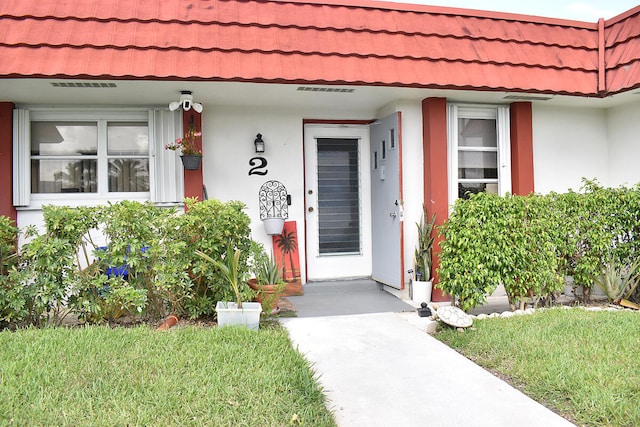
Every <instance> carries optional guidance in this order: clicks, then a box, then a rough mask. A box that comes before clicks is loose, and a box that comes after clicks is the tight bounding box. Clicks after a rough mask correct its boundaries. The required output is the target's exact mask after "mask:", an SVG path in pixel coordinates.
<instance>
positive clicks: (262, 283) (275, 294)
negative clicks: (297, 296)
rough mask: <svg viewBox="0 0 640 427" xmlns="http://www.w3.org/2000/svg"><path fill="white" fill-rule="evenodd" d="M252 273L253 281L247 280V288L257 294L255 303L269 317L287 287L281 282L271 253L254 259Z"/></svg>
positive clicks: (277, 267)
mask: <svg viewBox="0 0 640 427" xmlns="http://www.w3.org/2000/svg"><path fill="white" fill-rule="evenodd" d="M253 272H254V274H255V279H252V280H249V282H248V283H249V286H250V287H251V289H253V290H254V291H256V292H257V293H256V299H255V301H257V302H259V303H261V304H262V309H263V311H264V313H265V314H266V315H269V314H271V313H272V311H273V309H274V308H276V307H277V305H278V301H279V300H280V296H282V293H283V292H284V289H285V287H286V286H287V284H286V283H285V281H284V280H282V276H281V275H280V268H279V266H278V263H277V262H276V259H275V256H274V255H273V251H272V252H271V254H270V255H269V256H267V255H266V254H265V253H264V252H263V253H262V254H261V255H259V256H257V257H255V259H254V266H253Z"/></svg>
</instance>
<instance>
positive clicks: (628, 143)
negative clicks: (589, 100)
mask: <svg viewBox="0 0 640 427" xmlns="http://www.w3.org/2000/svg"><path fill="white" fill-rule="evenodd" d="M607 120H608V128H607V132H608V133H607V135H608V139H609V159H608V160H609V162H608V167H609V185H611V186H613V187H618V186H620V185H635V184H637V183H638V182H640V167H638V161H639V159H640V100H638V101H637V102H634V103H631V104H627V105H624V106H621V107H616V108H612V109H610V110H608V111H607Z"/></svg>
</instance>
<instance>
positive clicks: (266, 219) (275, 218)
mask: <svg viewBox="0 0 640 427" xmlns="http://www.w3.org/2000/svg"><path fill="white" fill-rule="evenodd" d="M259 198H260V219H261V220H262V222H263V223H264V229H265V230H266V232H267V234H269V235H278V234H282V229H283V227H284V220H285V219H287V218H288V217H289V204H288V203H287V189H286V188H285V186H284V185H283V184H282V183H281V182H279V181H267V182H265V183H264V184H262V187H260V193H259Z"/></svg>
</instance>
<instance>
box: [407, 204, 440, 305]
mask: <svg viewBox="0 0 640 427" xmlns="http://www.w3.org/2000/svg"><path fill="white" fill-rule="evenodd" d="M426 217H427V212H426V210H425V208H424V205H423V206H422V216H421V218H420V222H418V223H416V226H417V228H418V243H417V245H416V248H415V251H414V254H413V274H414V276H413V277H412V279H413V280H412V291H413V296H412V298H413V300H414V301H416V302H429V301H430V300H431V288H432V283H431V266H432V261H431V253H432V251H433V242H434V237H433V236H432V235H431V232H432V230H433V226H434V224H435V222H436V215H435V214H433V216H432V217H431V220H430V221H429V222H426Z"/></svg>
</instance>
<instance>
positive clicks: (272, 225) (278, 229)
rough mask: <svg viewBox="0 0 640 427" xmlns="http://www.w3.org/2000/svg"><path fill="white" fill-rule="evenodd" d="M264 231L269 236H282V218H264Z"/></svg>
mask: <svg viewBox="0 0 640 427" xmlns="http://www.w3.org/2000/svg"><path fill="white" fill-rule="evenodd" d="M262 223H263V224H264V229H265V231H266V232H267V234H268V235H270V236H277V235H280V234H282V229H283V228H284V218H265V219H263V220H262Z"/></svg>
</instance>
